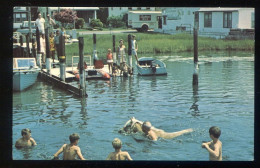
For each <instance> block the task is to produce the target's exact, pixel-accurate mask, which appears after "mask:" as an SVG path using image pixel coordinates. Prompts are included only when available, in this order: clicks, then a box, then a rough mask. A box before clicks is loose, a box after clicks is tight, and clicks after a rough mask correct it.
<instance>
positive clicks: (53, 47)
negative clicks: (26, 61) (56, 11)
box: [35, 12, 68, 63]
mask: <svg viewBox="0 0 260 168" xmlns="http://www.w3.org/2000/svg"><path fill="white" fill-rule="evenodd" d="M35 24H36V26H37V29H38V30H39V34H40V46H41V47H40V50H39V52H40V53H41V54H42V62H43V63H45V53H46V43H45V28H49V30H50V33H49V45H50V47H49V48H50V55H51V58H52V60H53V62H54V60H55V53H57V58H58V59H59V43H60V42H59V37H60V35H62V36H64V37H65V40H67V38H68V35H66V31H65V28H64V27H62V28H61V30H56V32H55V33H54V31H53V26H54V25H56V23H55V21H54V20H53V19H52V18H51V17H50V15H49V14H47V22H45V19H44V18H42V15H41V13H40V12H39V13H38V18H37V19H36V21H35ZM54 34H56V35H54Z"/></svg>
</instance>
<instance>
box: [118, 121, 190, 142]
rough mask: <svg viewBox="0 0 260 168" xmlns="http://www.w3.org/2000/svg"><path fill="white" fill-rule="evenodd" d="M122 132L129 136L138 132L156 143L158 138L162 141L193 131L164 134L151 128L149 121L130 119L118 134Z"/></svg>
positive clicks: (160, 130) (185, 130)
mask: <svg viewBox="0 0 260 168" xmlns="http://www.w3.org/2000/svg"><path fill="white" fill-rule="evenodd" d="M124 132H126V133H130V134H131V133H137V132H139V133H141V134H144V135H145V136H146V137H148V138H149V139H151V140H154V141H156V140H157V139H158V137H161V138H164V139H172V138H175V137H177V136H180V135H183V134H185V133H190V132H193V129H192V128H189V129H184V130H181V131H177V132H165V131H164V130H162V129H157V128H155V127H153V126H152V124H151V123H150V122H149V121H145V122H142V121H139V120H137V119H135V118H134V117H132V118H131V119H130V120H128V121H127V122H126V124H125V125H124V127H123V128H121V129H120V130H119V133H124Z"/></svg>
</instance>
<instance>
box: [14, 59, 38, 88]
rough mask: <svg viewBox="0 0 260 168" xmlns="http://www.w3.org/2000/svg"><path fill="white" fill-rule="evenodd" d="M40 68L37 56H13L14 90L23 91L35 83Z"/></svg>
mask: <svg viewBox="0 0 260 168" xmlns="http://www.w3.org/2000/svg"><path fill="white" fill-rule="evenodd" d="M40 70H41V69H40V68H39V67H38V66H37V65H36V60H35V58H13V90H14V91H22V90H24V89H26V88H28V87H30V86H31V85H33V84H34V83H35V82H36V80H37V76H38V74H39V72H40Z"/></svg>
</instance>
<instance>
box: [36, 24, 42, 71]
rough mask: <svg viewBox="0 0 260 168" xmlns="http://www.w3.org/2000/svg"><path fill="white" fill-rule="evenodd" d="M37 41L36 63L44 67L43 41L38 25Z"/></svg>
mask: <svg viewBox="0 0 260 168" xmlns="http://www.w3.org/2000/svg"><path fill="white" fill-rule="evenodd" d="M36 42H37V56H36V63H37V65H38V66H39V67H42V53H41V41H40V32H39V29H38V27H36Z"/></svg>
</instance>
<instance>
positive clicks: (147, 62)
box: [136, 57, 167, 76]
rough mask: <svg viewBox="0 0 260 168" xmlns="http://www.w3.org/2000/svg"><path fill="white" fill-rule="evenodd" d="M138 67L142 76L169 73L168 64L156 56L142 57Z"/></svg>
mask: <svg viewBox="0 0 260 168" xmlns="http://www.w3.org/2000/svg"><path fill="white" fill-rule="evenodd" d="M136 67H137V71H138V74H139V75H142V76H152V75H167V71H166V65H165V64H164V63H163V62H162V61H159V60H157V59H154V58H146V57H143V58H140V59H138V64H137V62H136Z"/></svg>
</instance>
